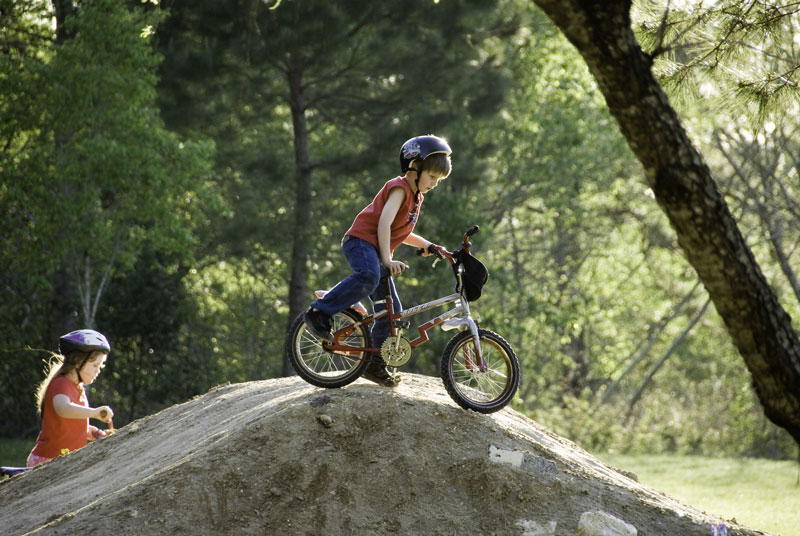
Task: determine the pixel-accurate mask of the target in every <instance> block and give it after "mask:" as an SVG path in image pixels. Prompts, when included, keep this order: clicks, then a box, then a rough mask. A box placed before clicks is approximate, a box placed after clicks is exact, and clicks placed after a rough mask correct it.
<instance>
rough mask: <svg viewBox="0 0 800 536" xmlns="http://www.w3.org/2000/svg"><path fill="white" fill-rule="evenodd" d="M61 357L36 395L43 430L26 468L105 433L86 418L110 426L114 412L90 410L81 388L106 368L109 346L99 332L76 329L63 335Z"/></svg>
mask: <svg viewBox="0 0 800 536" xmlns="http://www.w3.org/2000/svg"><path fill="white" fill-rule="evenodd" d="M58 348H59V353H60V355H58V354H56V355H55V356H54V357H55V358H56V359H55V361H54V362H51V367H50V371H49V372H48V374H47V377H46V378H45V380H44V381H43V382H42V383H41V385H40V386H39V389H38V391H37V392H36V402H37V406H38V408H37V409H38V411H39V413H40V414H41V415H42V431H41V432H40V433H39V437H38V439H37V440H36V446H35V447H33V450H32V451H31V453H30V455H29V456H28V462H27V465H28V467H33V466H35V465H37V464H40V463H42V462H46V461H48V460H50V459H53V458H55V457H57V456H60V455H62V454H66V453H67V452H71V451H73V450H78V449H80V448H83V447H85V446H86V442H87V441H93V440H95V439H98V438H100V437H104V436H105V435H106V433H105V432H104V431H103V430H101V429H99V428H97V427H95V426H91V425H90V424H89V419H90V418H94V419H99V420H101V421H103V422H106V423H110V422H111V418H112V417H113V416H114V412H113V411H112V410H111V408H110V407H108V406H101V407H99V408H92V407H90V406H89V401H88V400H87V398H86V393H85V391H84V385H89V384H91V383H92V382H94V380H95V379H96V378H97V376H98V374H100V371H101V370H102V369H103V367H105V364H106V357H107V356H108V353H109V352H110V351H111V345H109V344H108V340H107V339H106V338H105V336H103V335H102V334H101V333H98V332H97V331H94V330H91V329H79V330H77V331H71V332H69V333H67V334H66V335H64V336H62V337H61V339H60V340H59V344H58Z"/></svg>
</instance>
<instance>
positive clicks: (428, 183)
mask: <svg viewBox="0 0 800 536" xmlns="http://www.w3.org/2000/svg"><path fill="white" fill-rule="evenodd" d="M442 180H444V177H439V176H436V175H433V174H431V172H430V171H428V170H425V171H423V172H422V175H421V176H420V178H419V191H420V192H422V193H423V194H427V193H428V192H430V191H431V190H433V189H434V188H436V186H438V184H439V182H441V181H442Z"/></svg>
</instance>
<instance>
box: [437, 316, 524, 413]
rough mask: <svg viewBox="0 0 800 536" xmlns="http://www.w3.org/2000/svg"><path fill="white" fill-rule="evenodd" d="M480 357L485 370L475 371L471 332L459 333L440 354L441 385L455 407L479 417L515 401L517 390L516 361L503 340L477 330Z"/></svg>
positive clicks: (483, 330)
mask: <svg viewBox="0 0 800 536" xmlns="http://www.w3.org/2000/svg"><path fill="white" fill-rule="evenodd" d="M478 338H479V339H480V345H481V355H482V356H483V358H484V360H485V361H486V363H487V365H488V368H487V370H486V371H485V372H481V371H480V370H478V368H477V366H476V364H475V362H474V361H472V358H474V356H475V348H474V344H473V338H472V332H471V331H469V330H466V331H462V332H460V333H459V334H457V335H456V336H455V337H453V338H452V339H450V342H449V343H448V344H447V347H446V348H445V349H444V352H443V353H442V381H443V382H444V387H445V389H446V390H447V393H448V394H449V395H450V398H452V399H453V400H454V401H455V402H456V404H458V405H459V406H461V407H462V408H464V409H471V410H473V411H477V412H478V413H494V412H495V411H499V410H501V409H503V408H504V407H505V406H506V405H508V403H509V402H511V400H512V399H513V398H514V395H515V394H516V392H517V388H518V387H519V378H520V370H519V360H518V359H517V356H516V354H515V353H514V349H513V348H512V347H511V345H510V344H509V343H508V341H506V340H505V339H504V338H503V337H501V336H500V335H498V334H497V333H495V332H493V331H489V330H488V329H479V330H478Z"/></svg>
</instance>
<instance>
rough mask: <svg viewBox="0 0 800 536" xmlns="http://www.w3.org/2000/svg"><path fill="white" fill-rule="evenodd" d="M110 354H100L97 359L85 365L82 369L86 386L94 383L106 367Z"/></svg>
mask: <svg viewBox="0 0 800 536" xmlns="http://www.w3.org/2000/svg"><path fill="white" fill-rule="evenodd" d="M107 357H108V354H103V353H98V354H97V355H96V356H95V357H93V358H92V359H90V360H89V361H87V362H86V364H85V365H83V368H82V369H81V378H83V383H84V385H89V384H91V383H94V381H95V380H96V379H97V376H98V375H99V374H100V371H101V370H103V368H105V366H106V358H107Z"/></svg>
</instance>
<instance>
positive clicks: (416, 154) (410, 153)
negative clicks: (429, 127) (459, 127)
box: [400, 134, 453, 173]
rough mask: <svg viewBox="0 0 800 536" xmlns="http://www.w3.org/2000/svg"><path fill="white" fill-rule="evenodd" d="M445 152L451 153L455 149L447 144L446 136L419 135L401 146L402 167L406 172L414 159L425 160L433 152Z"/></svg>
mask: <svg viewBox="0 0 800 536" xmlns="http://www.w3.org/2000/svg"><path fill="white" fill-rule="evenodd" d="M436 153H444V154H446V155H450V154H452V153H453V150H452V149H450V146H449V145H447V142H446V141H445V140H444V138H440V137H439V136H434V135H432V134H431V135H428V136H417V137H415V138H411V139H410V140H408V141H406V142H405V143H404V144H403V146H402V147H401V148H400V169H401V170H402V171H403V173H405V172H406V171H408V170H409V168H410V167H411V164H412V163H414V160H425V159H426V158H428V157H429V156H430V155H432V154H436Z"/></svg>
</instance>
